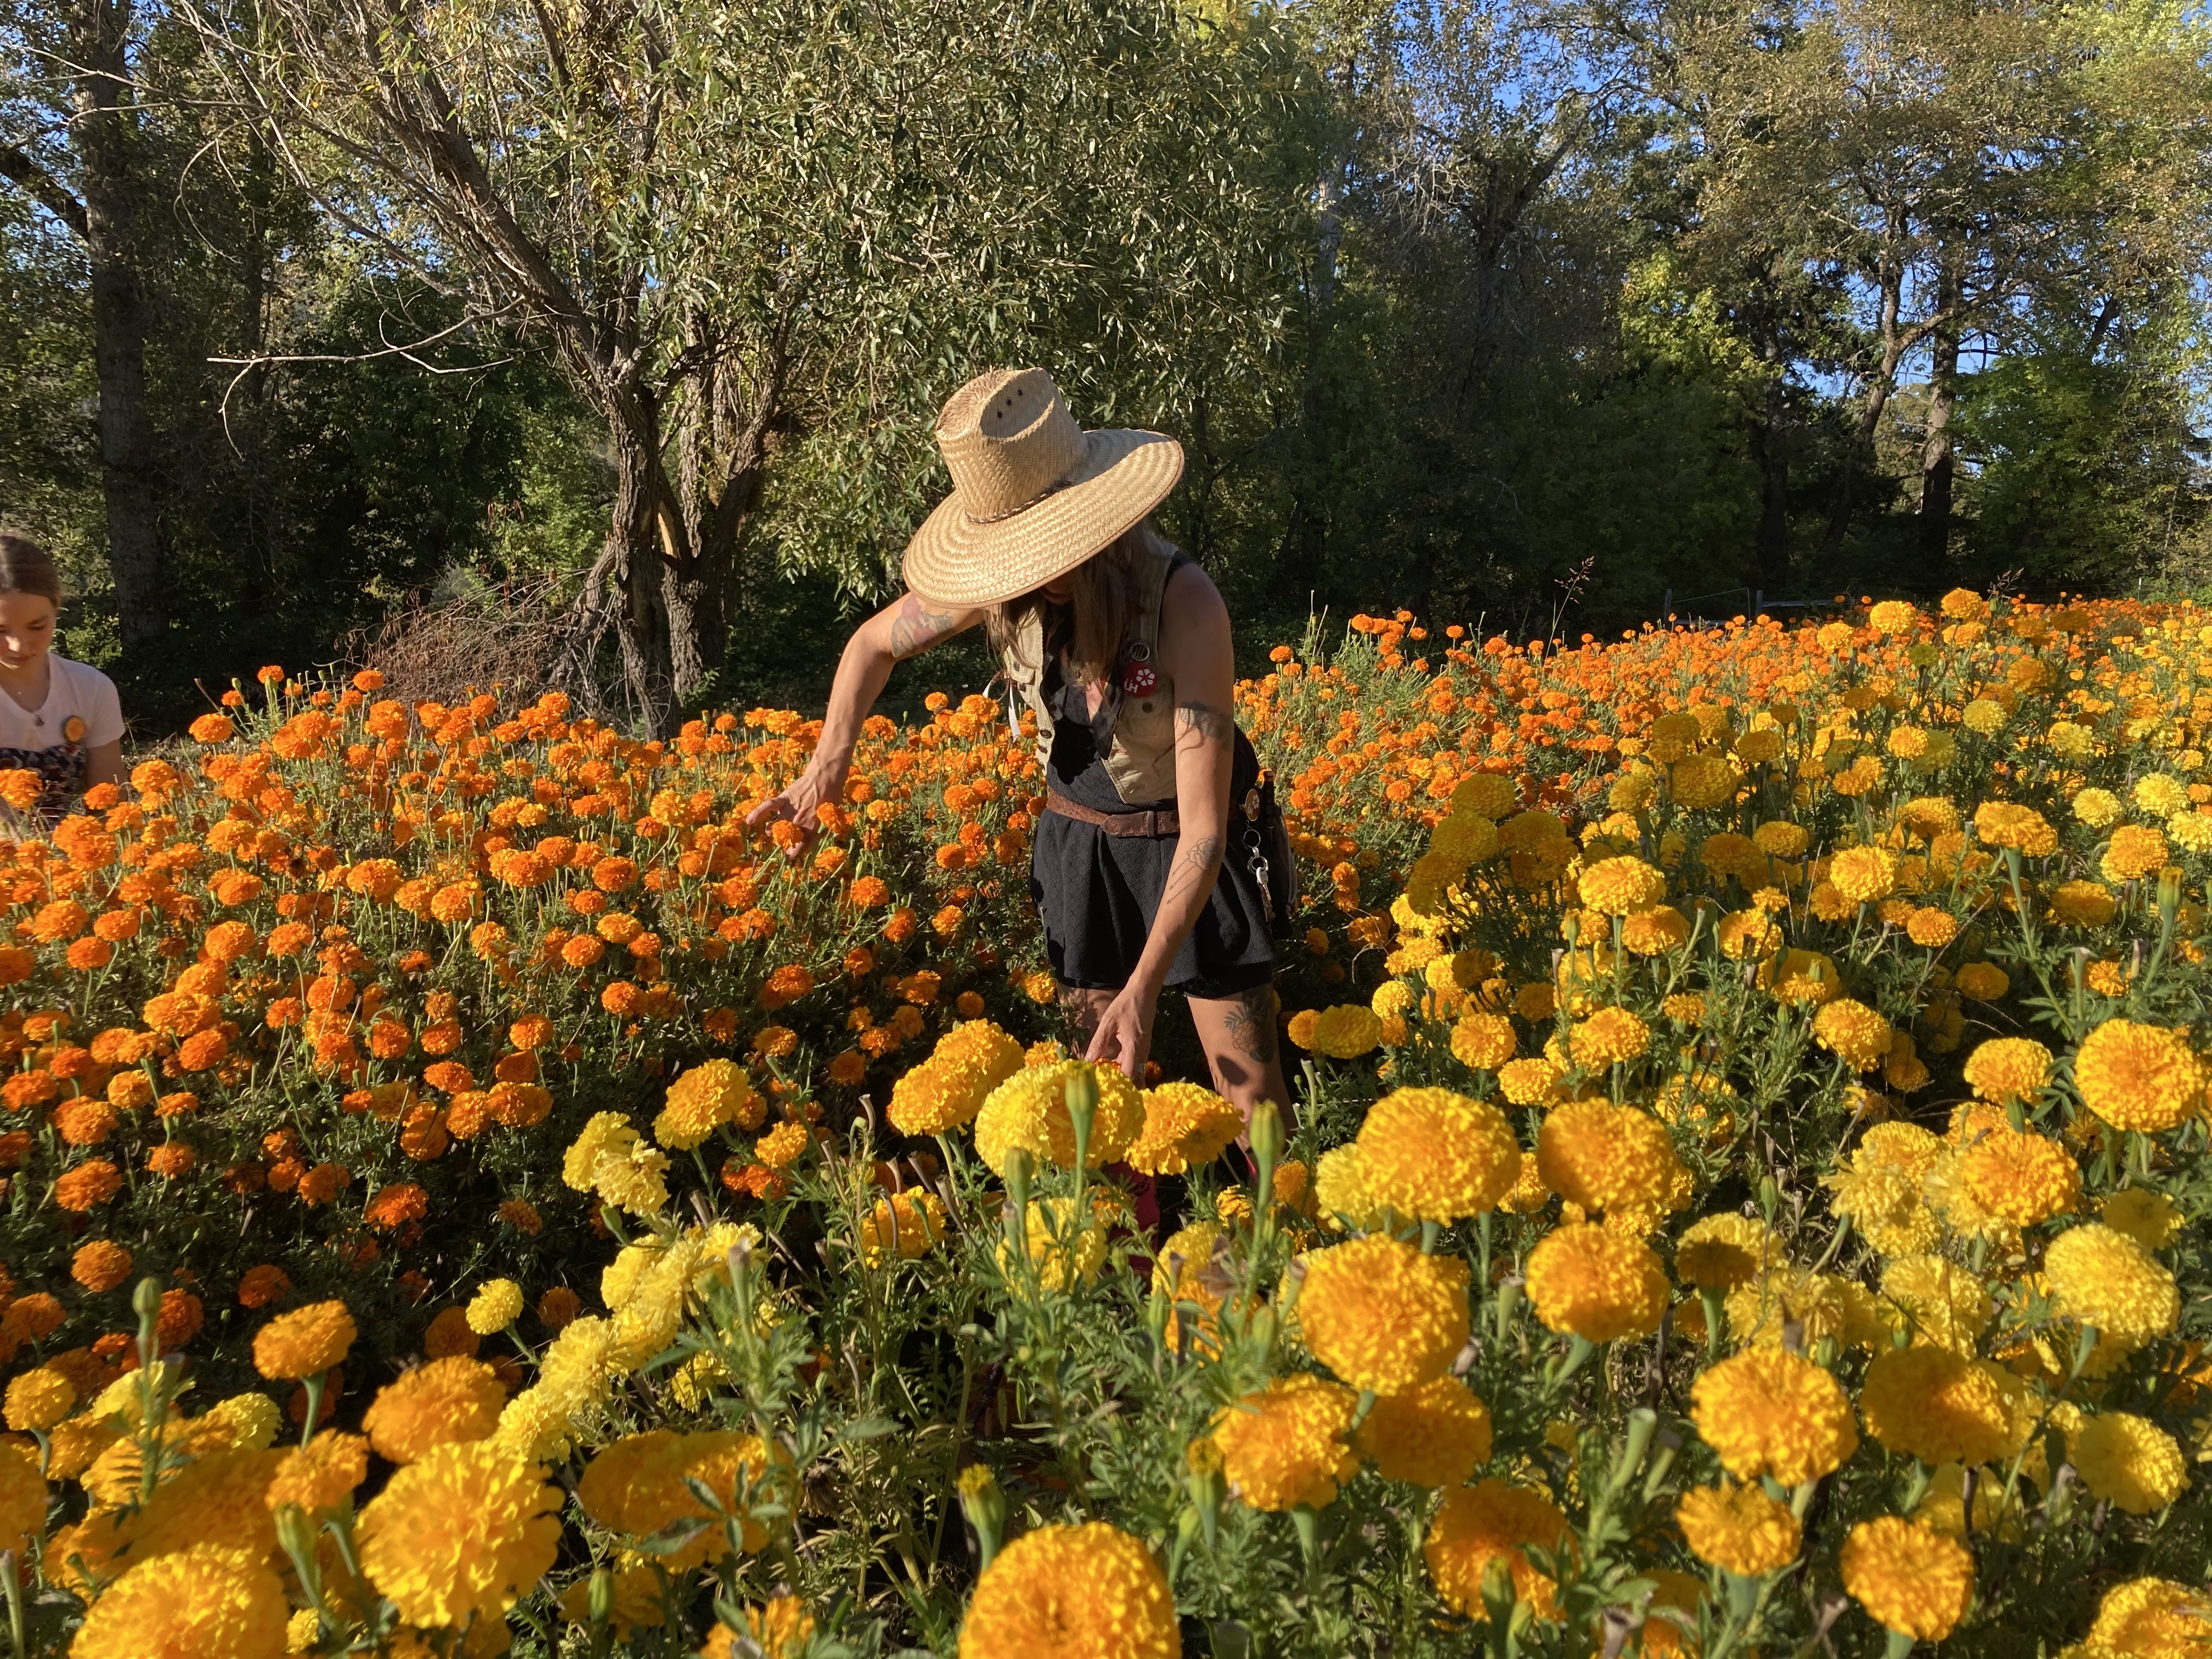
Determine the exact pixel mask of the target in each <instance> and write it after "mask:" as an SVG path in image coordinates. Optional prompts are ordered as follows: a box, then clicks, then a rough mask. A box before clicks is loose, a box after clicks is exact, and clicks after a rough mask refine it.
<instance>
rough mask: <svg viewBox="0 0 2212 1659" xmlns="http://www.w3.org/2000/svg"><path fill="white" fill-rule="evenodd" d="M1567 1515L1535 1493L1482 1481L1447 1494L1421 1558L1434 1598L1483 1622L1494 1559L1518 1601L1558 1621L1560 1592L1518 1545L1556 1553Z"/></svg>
mask: <svg viewBox="0 0 2212 1659" xmlns="http://www.w3.org/2000/svg"><path fill="white" fill-rule="evenodd" d="M1566 1530H1567V1517H1566V1516H1565V1514H1564V1513H1563V1512H1562V1511H1561V1510H1560V1509H1559V1505H1558V1504H1554V1503H1553V1502H1552V1500H1551V1499H1550V1498H1547V1497H1545V1496H1544V1494H1543V1493H1542V1492H1538V1491H1536V1490H1534V1488H1532V1487H1528V1486H1512V1485H1510V1484H1508V1483H1507V1482H1505V1481H1503V1480H1483V1481H1481V1482H1480V1483H1479V1484H1477V1485H1475V1486H1462V1487H1460V1488H1458V1489H1457V1490H1456V1491H1455V1492H1451V1493H1449V1494H1448V1495H1447V1496H1446V1497H1445V1498H1444V1501H1443V1504H1441V1505H1439V1506H1438V1508H1437V1512H1436V1514H1435V1515H1434V1516H1431V1518H1430V1521H1429V1528H1428V1535H1427V1536H1426V1537H1425V1538H1424V1539H1423V1540H1422V1541H1421V1557H1422V1559H1424V1560H1425V1561H1426V1562H1427V1563H1428V1568H1429V1577H1430V1579H1431V1582H1432V1583H1434V1584H1435V1585H1436V1587H1437V1595H1440V1596H1441V1597H1443V1601H1444V1604H1445V1605H1446V1606H1447V1607H1450V1608H1451V1609H1452V1610H1453V1611H1454V1612H1455V1613H1462V1614H1463V1615H1465V1616H1466V1617H1468V1618H1469V1619H1477V1620H1486V1619H1487V1618H1488V1617H1489V1609H1488V1608H1487V1607H1485V1606H1484V1605H1483V1600H1482V1577H1483V1573H1484V1571H1485V1570H1486V1569H1487V1568H1488V1567H1489V1565H1490V1564H1491V1563H1492V1561H1502V1562H1504V1565H1505V1569H1506V1571H1507V1572H1508V1573H1509V1574H1510V1575H1511V1577H1512V1580H1513V1594H1514V1597H1515V1599H1516V1601H1526V1602H1527V1603H1528V1605H1529V1607H1531V1608H1532V1609H1533V1610H1534V1613H1535V1614H1536V1616H1537V1617H1538V1618H1540V1619H1552V1618H1556V1617H1558V1616H1559V1601H1558V1598H1557V1596H1556V1595H1555V1592H1556V1590H1557V1589H1558V1586H1557V1585H1556V1584H1554V1583H1553V1581H1552V1580H1551V1579H1550V1578H1549V1577H1546V1576H1545V1575H1544V1574H1543V1573H1541V1572H1539V1571H1537V1570H1536V1567H1535V1565H1534V1563H1533V1562H1531V1561H1530V1560H1529V1559H1528V1553H1527V1552H1526V1551H1525V1549H1524V1548H1523V1546H1524V1545H1528V1544H1534V1545H1535V1546H1536V1547H1538V1548H1540V1549H1545V1550H1552V1551H1557V1550H1559V1548H1561V1547H1563V1546H1562V1540H1563V1538H1564V1537H1565V1533H1566Z"/></svg>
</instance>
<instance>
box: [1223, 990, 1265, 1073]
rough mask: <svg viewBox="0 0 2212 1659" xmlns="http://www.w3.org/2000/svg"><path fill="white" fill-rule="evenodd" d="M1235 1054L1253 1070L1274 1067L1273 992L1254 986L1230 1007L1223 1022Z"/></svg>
mask: <svg viewBox="0 0 2212 1659" xmlns="http://www.w3.org/2000/svg"><path fill="white" fill-rule="evenodd" d="M1225 1024H1227V1026H1228V1028H1229V1040H1230V1041H1231V1042H1233V1043H1235V1044H1236V1045H1237V1053H1238V1054H1242V1055H1243V1056H1244V1058H1245V1059H1247V1060H1250V1061H1251V1062H1252V1063H1253V1064H1254V1065H1255V1066H1272V1065H1273V1064H1274V1063H1275V987H1273V986H1272V985H1255V986H1254V987H1252V988H1251V989H1250V990H1249V991H1246V992H1244V993H1243V994H1242V995H1240V996H1239V997H1238V998H1237V1000H1236V1002H1235V1003H1234V1004H1233V1005H1231V1007H1230V1010H1229V1014H1228V1018H1227V1019H1226V1021H1225Z"/></svg>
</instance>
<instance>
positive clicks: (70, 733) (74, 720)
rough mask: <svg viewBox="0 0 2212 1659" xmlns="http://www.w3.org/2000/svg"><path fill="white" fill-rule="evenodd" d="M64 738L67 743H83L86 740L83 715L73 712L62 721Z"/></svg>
mask: <svg viewBox="0 0 2212 1659" xmlns="http://www.w3.org/2000/svg"><path fill="white" fill-rule="evenodd" d="M62 738H63V741H64V742H66V743H82V742H83V741H84V716H83V715H82V714H71V715H70V717H69V718H68V719H67V720H64V721H63V722H62Z"/></svg>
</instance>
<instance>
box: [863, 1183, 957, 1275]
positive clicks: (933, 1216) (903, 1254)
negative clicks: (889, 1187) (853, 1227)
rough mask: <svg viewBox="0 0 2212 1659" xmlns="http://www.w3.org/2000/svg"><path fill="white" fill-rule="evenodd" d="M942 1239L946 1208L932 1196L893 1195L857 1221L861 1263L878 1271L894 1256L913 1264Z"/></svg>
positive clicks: (911, 1192) (912, 1192)
mask: <svg viewBox="0 0 2212 1659" xmlns="http://www.w3.org/2000/svg"><path fill="white" fill-rule="evenodd" d="M943 1237H945V1205H944V1203H943V1201H942V1200H939V1197H938V1196H937V1194H934V1193H917V1192H914V1191H906V1192H897V1193H893V1194H891V1195H890V1197H888V1198H879V1199H878V1200H876V1207H875V1208H874V1209H872V1210H871V1211H870V1212H868V1213H867V1214H866V1215H865V1216H863V1217H862V1218H860V1260H861V1261H864V1262H866V1264H867V1265H868V1266H869V1267H881V1266H882V1265H883V1264H884V1262H885V1261H890V1259H891V1258H892V1257H893V1256H896V1257H897V1259H898V1260H899V1261H915V1260H916V1259H918V1258H919V1257H921V1256H924V1255H927V1254H928V1253H929V1248H930V1246H931V1245H933V1244H934V1243H937V1241H938V1240H939V1239H941V1238H943Z"/></svg>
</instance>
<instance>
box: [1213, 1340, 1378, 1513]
mask: <svg viewBox="0 0 2212 1659" xmlns="http://www.w3.org/2000/svg"><path fill="white" fill-rule="evenodd" d="M1357 1402H1358V1396H1357V1395H1354V1394H1353V1393H1352V1390H1351V1389H1347V1388H1346V1387H1344V1386H1343V1385H1342V1384H1341V1383H1331V1382H1328V1380H1326V1379H1325V1378H1322V1377H1319V1376H1314V1375H1313V1374H1312V1373H1311V1372H1310V1371H1300V1372H1297V1373H1296V1374H1295V1375H1293V1376H1285V1377H1279V1378H1277V1379H1276V1380H1275V1381H1274V1382H1273V1383H1269V1384H1268V1385H1267V1387H1266V1388H1265V1389H1261V1391H1260V1392H1259V1393H1257V1394H1249V1395H1245V1396H1244V1397H1243V1399H1242V1400H1240V1401H1237V1403H1236V1404H1235V1405H1233V1406H1230V1407H1226V1408H1225V1409H1224V1410H1223V1411H1222V1412H1221V1413H1219V1414H1218V1416H1217V1417H1215V1419H1213V1432H1212V1439H1213V1443H1214V1445H1215V1447H1216V1448H1217V1449H1218V1450H1219V1452H1220V1454H1221V1467H1222V1471H1223V1473H1224V1474H1226V1475H1227V1476H1228V1478H1229V1486H1230V1490H1231V1492H1234V1493H1235V1494H1236V1495H1237V1498H1240V1499H1242V1500H1243V1502H1244V1503H1247V1504H1250V1505H1251V1506H1252V1507H1253V1508H1254V1509H1255V1510H1289V1509H1295V1508H1297V1506H1298V1505H1299V1504H1306V1505H1308V1506H1309V1507H1310V1508H1313V1509H1323V1508H1326V1507H1327V1506H1328V1504H1332V1503H1334V1502H1335V1501H1336V1492H1337V1488H1338V1487H1339V1486H1342V1485H1343V1484H1344V1483H1345V1482H1346V1481H1347V1480H1351V1479H1352V1476H1353V1475H1355V1474H1358V1472H1359V1459H1358V1456H1357V1455H1355V1454H1354V1453H1353V1452H1352V1449H1351V1448H1350V1447H1349V1446H1347V1445H1346V1444H1345V1437H1346V1436H1347V1435H1349V1434H1350V1433H1351V1432H1352V1407H1353V1406H1354V1405H1355V1404H1356V1403H1357Z"/></svg>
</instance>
